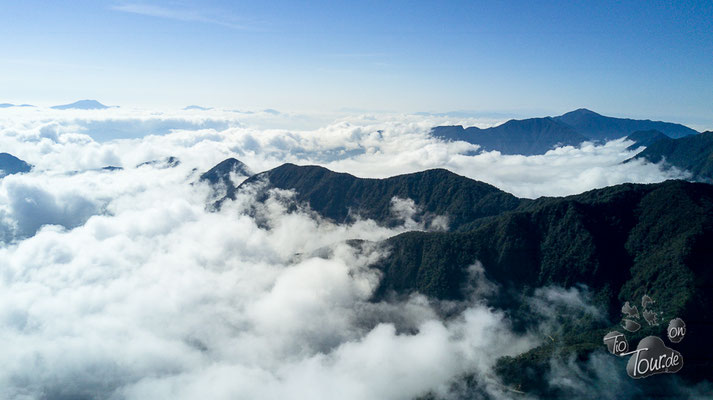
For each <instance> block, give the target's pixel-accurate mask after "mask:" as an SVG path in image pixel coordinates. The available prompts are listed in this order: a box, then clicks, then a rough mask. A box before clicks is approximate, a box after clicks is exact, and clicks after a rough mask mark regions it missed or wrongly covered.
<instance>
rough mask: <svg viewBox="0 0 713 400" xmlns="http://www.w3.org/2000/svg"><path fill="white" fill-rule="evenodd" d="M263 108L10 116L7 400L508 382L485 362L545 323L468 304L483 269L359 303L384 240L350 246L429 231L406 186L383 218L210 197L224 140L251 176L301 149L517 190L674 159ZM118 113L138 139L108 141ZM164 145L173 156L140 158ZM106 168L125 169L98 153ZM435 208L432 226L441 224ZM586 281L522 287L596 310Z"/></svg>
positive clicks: (618, 177)
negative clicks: (464, 287)
mask: <svg viewBox="0 0 713 400" xmlns="http://www.w3.org/2000/svg"><path fill="white" fill-rule="evenodd" d="M263 114H264V115H263V116H264V117H265V118H276V117H275V114H274V113H263ZM263 116H255V115H252V114H237V113H234V112H229V111H197V112H194V111H191V112H171V113H154V112H147V111H128V110H116V109H112V110H103V111H90V112H88V111H82V112H80V111H66V112H60V111H49V110H42V109H32V110H24V109H23V110H20V111H17V110H15V111H7V112H6V111H4V110H3V111H2V113H1V114H0V149H1V150H2V151H7V152H9V153H11V154H14V155H16V156H18V157H20V158H22V159H24V160H25V161H27V162H29V163H31V164H33V165H34V166H35V167H34V169H33V171H32V172H30V173H27V174H22V175H13V176H8V177H5V178H3V179H2V180H0V241H2V244H0V339H1V340H2V343H3V346H2V350H0V355H2V359H3V361H4V362H3V364H2V365H1V366H0V397H2V398H17V399H34V398H48V399H62V398H110V399H124V398H127V399H143V398H179V399H180V398H185V399H194V398H213V399H221V398H225V399H235V398H245V399H278V398H279V399H284V398H305V399H308V398H309V399H319V398H324V399H327V398H329V399H331V398H335V397H339V398H343V399H364V398H378V399H411V398H414V397H417V396H421V395H425V394H427V393H433V394H436V395H439V396H441V397H445V398H448V397H451V396H456V393H455V392H454V391H457V388H455V386H454V383H455V382H457V381H459V380H460V379H461V378H462V377H463V376H466V375H468V376H474V377H475V379H476V381H478V382H479V383H480V385H481V386H480V388H481V390H482V393H483V394H488V395H489V396H492V397H500V396H504V397H507V396H506V393H507V392H504V390H505V389H504V388H503V387H502V386H501V385H499V384H498V383H497V381H496V379H495V378H494V377H493V376H492V373H491V372H490V370H491V367H492V366H493V364H494V362H495V360H496V359H497V358H498V357H501V356H503V355H508V354H511V355H515V354H519V353H521V352H523V351H525V350H527V349H529V348H531V347H532V346H535V345H536V344H537V343H539V341H540V340H542V337H541V335H540V334H534V333H530V334H527V333H526V334H517V333H514V332H513V331H512V330H511V329H510V325H509V322H508V319H507V318H506V316H505V315H504V314H503V313H502V312H500V311H498V310H493V309H489V308H487V307H486V306H484V305H483V304H481V303H480V302H479V301H478V293H481V292H483V291H492V290H497V289H496V288H493V287H491V286H490V285H489V284H488V283H487V282H483V281H482V279H483V278H482V275H483V274H482V266H479V265H476V266H474V267H473V268H472V269H473V274H471V275H472V279H473V280H474V281H473V282H471V283H472V287H473V288H474V290H473V293H474V295H473V298H472V299H471V302H469V303H467V304H465V305H464V306H463V307H461V308H460V310H461V311H460V312H458V313H456V314H455V315H452V316H449V317H448V318H446V319H444V318H443V317H442V316H440V314H439V312H438V311H439V307H440V305H439V304H436V303H434V302H433V301H432V300H429V299H426V298H424V297H422V296H420V295H413V296H411V297H410V298H409V299H406V300H401V301H399V302H395V303H394V302H392V303H386V302H384V303H373V302H371V301H369V300H370V297H371V294H372V292H373V290H374V289H375V288H376V286H377V284H378V282H379V278H380V276H379V273H378V272H377V271H374V270H373V269H370V268H369V265H370V264H371V263H373V262H374V261H376V260H377V259H378V258H379V257H384V256H385V254H383V253H382V252H381V250H380V249H379V247H378V246H369V245H368V244H367V245H364V246H361V247H358V248H357V247H352V246H350V245H347V244H346V243H345V241H347V240H349V239H363V240H366V241H368V242H376V241H379V240H383V239H386V238H388V237H390V236H393V235H395V234H398V233H400V232H403V231H405V230H410V229H423V228H424V227H423V226H420V225H418V224H416V223H415V222H414V221H413V220H412V219H411V217H412V215H413V213H414V204H413V202H412V201H410V200H409V199H398V198H394V199H392V212H393V213H394V215H395V216H397V217H399V218H400V219H402V220H403V225H402V226H399V227H396V228H393V229H387V228H384V227H380V226H378V225H377V224H376V223H374V222H373V221H357V222H355V223H353V224H351V225H335V224H332V223H330V222H328V221H324V220H321V219H320V218H318V217H316V216H315V215H314V214H313V213H310V212H309V210H301V211H299V212H296V213H288V212H287V210H286V208H285V206H284V204H283V202H282V201H281V199H282V198H285V197H289V196H290V193H285V192H275V193H273V197H272V198H271V199H270V200H269V201H267V202H266V203H264V204H262V205H261V204H256V203H255V202H254V200H253V198H252V195H251V193H250V192H249V191H246V192H243V193H242V194H240V195H239V196H238V198H237V199H236V200H235V201H231V202H229V203H226V204H224V206H223V207H222V209H221V211H220V212H210V211H207V208H206V204H207V199H210V198H211V192H210V191H211V189H210V188H209V187H208V186H207V185H206V184H204V183H200V182H198V176H199V174H200V173H201V172H203V171H205V170H207V169H209V168H210V167H212V166H213V165H215V164H216V163H218V162H219V161H222V160H223V159H225V158H228V157H236V158H238V159H240V160H241V161H243V162H245V163H246V164H247V165H249V166H250V167H251V168H252V169H253V170H255V171H262V170H266V169H269V168H272V167H275V166H277V165H279V164H281V163H283V162H294V163H298V164H320V165H323V166H326V167H328V168H331V169H335V170H337V171H346V172H350V173H353V174H355V175H358V176H364V177H384V176H391V175H394V174H398V173H406V172H413V171H418V170H423V169H426V168H437V167H438V168H448V169H451V170H453V171H455V172H458V173H460V174H463V175H466V176H469V177H472V178H475V179H480V180H483V181H485V182H488V183H491V184H494V185H496V186H498V187H500V188H502V189H504V190H507V191H510V192H512V193H514V194H516V195H520V196H529V197H535V196H541V195H561V194H571V193H577V192H581V191H584V190H588V189H592V188H595V187H601V186H606V185H611V184H614V183H620V182H656V181H660V180H663V179H666V178H668V177H672V176H680V175H676V174H677V172H676V171H668V172H662V171H661V170H660V169H659V168H658V167H657V166H655V165H646V164H643V163H629V164H626V165H622V164H620V162H621V161H623V160H625V159H627V158H629V157H631V156H632V155H633V153H631V152H628V151H627V150H626V147H627V145H628V143H626V142H624V141H617V142H611V143H608V144H606V145H604V146H594V145H589V144H587V145H584V146H582V147H581V148H560V149H556V150H553V151H551V152H549V153H547V154H545V155H542V156H533V157H520V156H503V155H500V154H498V153H484V154H480V155H475V156H473V155H469V154H471V153H472V151H473V150H475V148H474V147H473V146H472V145H469V144H466V143H444V142H440V141H437V140H435V139H433V138H430V137H429V136H428V134H427V132H428V129H429V128H430V127H431V126H433V125H437V124H442V123H467V124H472V123H476V122H477V123H481V124H487V123H488V122H483V121H480V122H479V121H449V120H447V119H446V117H431V116H387V115H384V116H358V117H349V118H341V119H339V120H337V121H335V122H333V123H330V124H327V125H326V126H324V127H322V128H318V129H314V130H299V131H295V130H285V129H272V128H269V127H265V125H266V124H267V125H269V120H268V122H267V123H266V122H265V120H260V118H263ZM278 117H279V118H287V120H285V121H283V122H282V123H285V122H286V121H289V119H290V118H296V119H300V118H302V117H300V116H286V117H285V116H278ZM251 118H252V119H251ZM166 121H169V122H166ZM216 121H217V122H216ZM167 126H172V128H170V129H169V128H167ZM112 129H114V130H116V131H121V132H134V133H135V134H127V136H126V138H124V139H118V140H104V139H107V138H106V137H102V136H101V135H102V132H101V131H111V130H112ZM144 134H145V136H144ZM168 156H174V157H177V158H178V159H179V160H180V161H181V163H180V164H178V165H177V166H174V167H171V168H165V166H162V165H160V164H149V165H143V166H140V167H137V165H139V164H140V163H143V162H146V161H151V160H158V159H162V158H165V157H168ZM109 165H111V166H117V167H123V169H122V170H115V171H106V170H102V169H101V168H102V167H105V166H109ZM233 178H234V180H235V183H236V184H237V183H239V182H240V180H241V179H244V178H245V177H237V176H236V177H233ZM254 207H258V211H259V212H258V214H259V216H260V219H261V221H260V223H258V222H257V220H256V219H255V218H253V217H251V216H250V215H255V213H254V212H252V211H251V212H250V213H249V212H248V210H249V209H250V210H254ZM434 221H435V220H434ZM438 221H439V222H438V223H437V224H436V223H435V222H434V223H432V224H431V225H433V226H431V227H429V228H432V229H442V228H443V227H444V226H446V224H447V220H446V219H445V218H444V219H439V220H438ZM265 222H266V223H265ZM478 271H480V273H478ZM583 291H584V289H581V290H580V289H571V290H569V291H564V290H559V289H556V288H549V289H546V290H545V289H543V291H540V292H538V293H537V294H536V297H535V299H533V304H534V305H535V306H536V307H538V308H540V309H542V310H548V309H550V308H548V307H554V306H558V305H559V306H561V305H563V304H564V305H566V306H568V307H575V308H578V309H582V310H585V311H586V312H588V313H591V314H595V315H596V313H597V310H596V309H593V308H591V306H590V305H588V304H587V303H586V296H585V295H583V294H582V293H584V292H583ZM557 371H559V370H556V372H557ZM567 371H570V370H567ZM562 374H564V372H562ZM573 384H574V383H573Z"/></svg>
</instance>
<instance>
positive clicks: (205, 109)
mask: <svg viewBox="0 0 713 400" xmlns="http://www.w3.org/2000/svg"><path fill="white" fill-rule="evenodd" d="M183 109H184V110H186V111H188V110H199V111H208V110H212V109H213V108H212V107H201V106H197V105H195V104H194V105H190V106H186V107H184V108H183Z"/></svg>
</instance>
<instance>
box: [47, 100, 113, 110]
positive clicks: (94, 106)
mask: <svg viewBox="0 0 713 400" xmlns="http://www.w3.org/2000/svg"><path fill="white" fill-rule="evenodd" d="M51 108H53V109H55V110H104V109H107V108H112V107H109V106H106V105H104V104H102V103H100V102H98V101H96V100H89V99H87V100H79V101H75V102H74V103H70V104H62V105H58V106H54V107H51Z"/></svg>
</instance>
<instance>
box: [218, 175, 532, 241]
mask: <svg viewBox="0 0 713 400" xmlns="http://www.w3.org/2000/svg"><path fill="white" fill-rule="evenodd" d="M260 181H267V182H268V187H267V188H268V189H269V188H277V189H287V190H290V189H291V190H295V191H296V192H297V193H296V197H295V199H296V200H297V202H298V203H306V204H308V205H309V206H310V208H311V209H312V210H314V211H316V212H317V213H319V214H320V215H321V216H322V217H324V218H328V219H331V220H333V221H336V222H352V221H354V220H355V218H357V217H360V218H369V219H374V220H376V221H378V222H380V223H382V224H383V225H386V226H394V225H398V224H400V223H403V219H404V218H403V216H402V215H399V214H398V212H397V213H394V211H393V209H394V205H393V203H392V199H394V198H395V197H396V198H400V199H411V200H413V202H414V205H415V207H416V208H417V210H414V211H415V212H414V215H413V218H414V220H415V221H419V222H423V223H426V224H428V225H429V226H430V225H434V224H435V223H436V221H434V218H435V217H437V216H447V217H448V226H449V227H450V228H451V229H453V230H457V229H459V228H460V227H462V226H463V225H464V224H466V223H468V222H471V221H473V220H475V219H478V218H481V217H485V216H490V215H497V214H500V213H502V212H504V211H507V210H512V209H514V208H516V207H518V206H519V205H520V204H522V203H523V202H526V201H527V200H520V199H518V198H516V197H515V196H513V195H511V194H509V193H505V192H503V191H501V190H500V189H498V188H496V187H494V186H491V185H488V184H486V183H483V182H478V181H474V180H472V179H468V178H466V177H463V176H460V175H457V174H454V173H452V172H450V171H447V170H444V169H433V170H427V171H423V172H418V173H413V174H406V175H399V176H394V177H391V178H386V179H365V178H357V177H355V176H353V175H350V174H345V173H337V172H333V171H330V170H328V169H326V168H322V167H318V166H297V165H294V164H283V165H281V166H279V167H277V168H275V169H272V170H270V171H267V172H263V173H260V174H257V175H255V176H252V177H250V178H249V179H247V180H246V181H245V182H243V183H242V184H241V185H240V186H239V187H238V190H240V189H241V188H244V187H246V186H248V185H251V184H254V183H256V182H260ZM263 196H264V193H263ZM226 197H228V198H234V195H228V196H226ZM434 227H435V226H434Z"/></svg>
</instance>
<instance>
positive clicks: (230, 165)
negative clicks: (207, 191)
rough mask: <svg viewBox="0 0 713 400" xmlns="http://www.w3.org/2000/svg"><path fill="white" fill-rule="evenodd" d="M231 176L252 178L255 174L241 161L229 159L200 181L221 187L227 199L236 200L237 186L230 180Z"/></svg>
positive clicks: (212, 169) (205, 173)
mask: <svg viewBox="0 0 713 400" xmlns="http://www.w3.org/2000/svg"><path fill="white" fill-rule="evenodd" d="M231 174H234V175H239V176H251V175H253V172H252V171H251V170H250V168H249V167H248V166H247V165H245V164H244V163H243V162H241V161H240V160H238V159H235V158H228V159H226V160H223V161H221V162H220V163H218V164H217V165H216V166H214V167H213V168H211V169H209V170H208V171H206V172H204V173H203V174H201V176H200V178H199V180H200V181H201V182H207V183H210V184H211V185H213V186H216V187H219V188H220V189H221V191H222V190H225V197H228V198H233V199H234V198H235V189H236V186H235V185H234V184H233V180H232V179H231V178H230V175H231Z"/></svg>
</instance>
